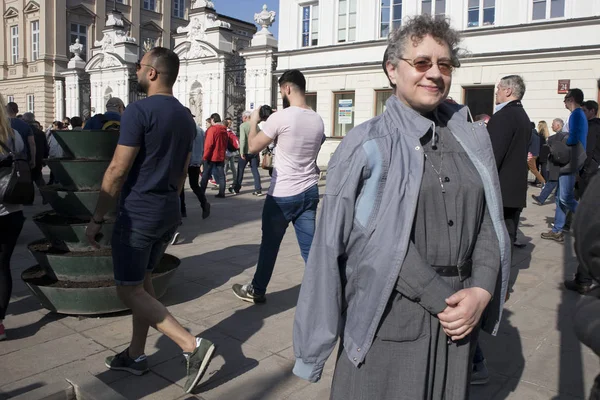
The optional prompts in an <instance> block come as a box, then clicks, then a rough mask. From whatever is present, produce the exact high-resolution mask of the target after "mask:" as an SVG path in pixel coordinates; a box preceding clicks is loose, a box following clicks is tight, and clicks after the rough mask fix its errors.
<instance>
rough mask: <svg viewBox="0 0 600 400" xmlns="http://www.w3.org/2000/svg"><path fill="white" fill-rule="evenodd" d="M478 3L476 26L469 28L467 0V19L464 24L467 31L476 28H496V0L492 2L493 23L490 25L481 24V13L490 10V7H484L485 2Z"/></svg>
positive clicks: (481, 0) (483, 0)
mask: <svg viewBox="0 0 600 400" xmlns="http://www.w3.org/2000/svg"><path fill="white" fill-rule="evenodd" d="M478 1H479V5H478V6H477V9H478V12H479V19H478V21H477V25H473V26H469V10H470V8H469V1H468V0H467V2H466V3H467V18H466V22H467V24H466V25H467V29H476V28H487V27H492V26H496V16H497V15H498V13H497V12H496V9H497V8H498V7H497V4H496V3H497V1H498V0H494V23H492V24H490V25H484V24H483V13H484V10H485V9H487V8H491V7H484V6H485V0H478Z"/></svg>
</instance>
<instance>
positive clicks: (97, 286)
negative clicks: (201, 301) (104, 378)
mask: <svg viewBox="0 0 600 400" xmlns="http://www.w3.org/2000/svg"><path fill="white" fill-rule="evenodd" d="M179 263H180V260H179V259H178V258H177V257H174V256H172V255H170V254H165V255H164V256H163V258H162V260H161V262H160V264H159V266H158V267H157V268H156V269H155V270H154V273H153V275H152V283H153V285H154V291H155V293H156V297H157V298H160V297H162V296H163V295H164V294H165V293H166V291H167V287H168V286H169V282H170V281H171V278H172V277H173V275H174V274H175V271H176V270H177V268H178V267H179ZM21 278H22V279H23V281H24V282H25V283H26V284H27V286H28V287H29V289H30V290H31V292H32V293H33V294H34V295H35V296H36V297H37V298H38V300H39V301H40V303H41V304H42V306H43V307H44V308H46V309H48V310H50V311H54V312H56V313H59V314H69V315H98V314H109V313H114V312H119V311H123V310H126V309H127V307H126V306H125V305H124V304H123V303H122V302H121V301H120V300H119V298H118V297H117V290H116V286H114V281H112V280H106V281H99V282H94V283H77V282H68V281H57V280H56V279H53V278H52V277H50V276H49V275H48V274H47V273H46V271H45V270H44V269H43V268H41V267H40V266H37V265H36V266H35V267H31V268H29V269H26V270H25V271H23V273H22V274H21Z"/></svg>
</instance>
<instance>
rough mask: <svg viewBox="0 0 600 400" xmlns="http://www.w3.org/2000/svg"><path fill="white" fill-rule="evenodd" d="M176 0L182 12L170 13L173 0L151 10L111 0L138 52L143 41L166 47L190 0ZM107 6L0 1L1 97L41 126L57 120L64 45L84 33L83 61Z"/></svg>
mask: <svg viewBox="0 0 600 400" xmlns="http://www.w3.org/2000/svg"><path fill="white" fill-rule="evenodd" d="M182 2H183V6H184V7H183V10H184V11H183V15H180V16H175V15H173V14H174V9H173V7H174V0H155V1H154V4H155V9H154V10H146V9H143V5H144V1H143V0H117V2H116V3H117V9H118V10H119V11H121V12H122V13H123V16H124V19H125V21H126V24H127V25H128V26H127V28H129V30H130V31H131V36H132V37H134V38H135V39H136V41H137V43H138V44H139V45H140V53H143V52H144V48H145V47H144V45H145V43H148V44H147V45H146V46H147V48H149V47H153V46H165V47H172V36H173V34H174V33H175V32H176V31H177V28H178V27H179V26H185V25H187V23H188V21H187V17H188V13H189V9H190V3H191V0H182ZM113 7H114V2H113V1H112V0H108V1H107V0H97V1H96V0H35V1H32V0H2V1H1V2H0V11H1V12H2V22H3V24H2V29H0V94H2V95H3V96H4V98H5V101H8V98H11V99H12V100H13V101H15V102H16V103H17V104H18V105H19V111H20V112H21V113H24V112H27V111H33V112H34V113H35V115H36V118H37V120H38V121H39V122H40V123H41V124H42V125H43V126H48V125H49V124H51V123H52V121H54V120H55V119H57V118H59V119H62V117H63V116H62V115H57V110H64V105H63V106H62V107H61V106H59V105H57V104H56V102H55V97H56V96H55V93H56V90H57V86H60V85H62V84H63V82H64V77H63V76H62V75H61V72H64V71H65V70H66V68H67V63H68V61H69V59H70V58H71V57H72V56H73V55H72V54H70V53H69V46H70V45H71V44H72V43H74V38H75V37H76V36H77V35H79V36H81V37H85V60H86V61H87V60H89V59H90V48H91V47H93V45H94V42H95V41H97V40H100V39H101V38H102V29H104V24H105V20H106V12H107V11H110V10H112V8H113ZM36 21H37V23H38V24H39V25H38V26H39V36H38V37H39V42H38V50H37V53H36V55H37V60H36V59H34V58H35V57H34V54H33V47H34V46H33V35H32V27H34V25H32V23H33V22H36ZM73 24H75V25H73ZM14 26H16V27H17V29H18V57H17V60H16V62H13V58H12V43H11V41H12V37H11V29H12V27H14ZM72 27H74V28H77V29H75V30H76V31H77V32H72V29H71V28H72ZM82 42H83V40H82ZM140 56H141V54H140ZM28 99H29V103H28ZM30 106H32V107H33V109H32V110H31V107H30ZM68 117H72V115H68Z"/></svg>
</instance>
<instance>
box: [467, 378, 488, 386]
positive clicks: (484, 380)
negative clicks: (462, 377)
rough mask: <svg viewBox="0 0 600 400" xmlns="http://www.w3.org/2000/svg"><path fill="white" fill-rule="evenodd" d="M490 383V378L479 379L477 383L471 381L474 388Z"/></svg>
mask: <svg viewBox="0 0 600 400" xmlns="http://www.w3.org/2000/svg"><path fill="white" fill-rule="evenodd" d="M489 382H490V378H485V379H478V380H476V381H471V385H473V386H480V385H487V384H488V383H489Z"/></svg>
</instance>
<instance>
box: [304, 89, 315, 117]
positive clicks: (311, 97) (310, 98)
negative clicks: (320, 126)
mask: <svg viewBox="0 0 600 400" xmlns="http://www.w3.org/2000/svg"><path fill="white" fill-rule="evenodd" d="M305 97H306V105H307V106H309V107H310V108H311V110H313V111H315V112H316V111H317V94H316V93H306V95H305Z"/></svg>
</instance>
